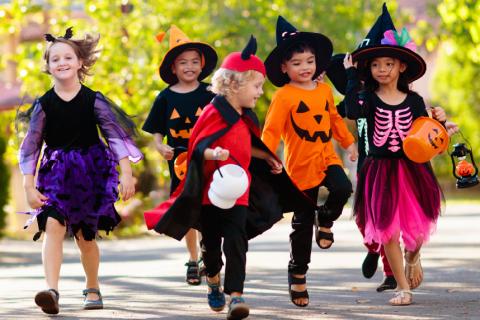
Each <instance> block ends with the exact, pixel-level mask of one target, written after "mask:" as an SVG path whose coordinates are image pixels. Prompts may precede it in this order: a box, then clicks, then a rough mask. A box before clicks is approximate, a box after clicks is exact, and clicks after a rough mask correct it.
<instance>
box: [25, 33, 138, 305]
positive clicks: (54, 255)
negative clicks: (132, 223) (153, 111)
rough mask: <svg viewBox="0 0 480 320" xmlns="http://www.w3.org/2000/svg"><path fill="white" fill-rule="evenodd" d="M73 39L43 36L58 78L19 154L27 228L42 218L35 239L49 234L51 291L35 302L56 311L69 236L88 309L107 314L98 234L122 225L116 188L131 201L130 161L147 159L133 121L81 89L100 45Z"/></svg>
mask: <svg viewBox="0 0 480 320" xmlns="http://www.w3.org/2000/svg"><path fill="white" fill-rule="evenodd" d="M71 37H72V30H71V28H69V29H67V31H66V33H65V35H64V36H62V37H54V36H52V35H50V34H47V35H45V38H46V40H47V41H48V46H47V50H46V51H45V54H44V59H45V62H46V66H45V71H46V73H48V74H50V75H51V76H52V77H53V80H54V86H53V88H51V89H50V90H48V91H47V92H46V93H45V94H44V95H43V96H42V97H41V98H39V99H36V100H35V102H34V103H33V106H32V108H30V110H29V111H27V112H26V113H25V114H23V115H22V116H20V117H19V120H23V121H29V128H28V132H27V134H26V136H25V139H24V140H23V143H22V145H21V147H20V155H19V158H20V159H19V163H20V169H21V171H22V173H23V175H24V188H25V193H26V197H27V201H28V204H29V205H30V207H32V208H33V209H35V212H33V213H32V218H31V219H29V222H28V223H27V226H28V224H30V223H31V222H32V221H33V220H34V218H36V219H37V222H38V226H39V230H40V231H39V232H37V233H36V234H35V236H34V240H37V239H38V238H39V237H40V235H41V233H42V232H45V237H44V240H43V249H42V261H43V266H44V272H45V278H46V283H47V286H48V290H44V291H40V292H38V293H37V294H36V296H35V302H36V304H37V305H38V306H39V307H41V308H42V311H44V312H45V313H48V314H56V313H58V312H59V305H58V300H59V293H58V280H59V274H60V266H61V263H62V256H63V239H64V236H65V233H66V232H68V233H69V234H70V235H71V236H74V237H75V241H76V243H77V245H78V248H79V249H80V259H81V262H82V264H83V268H84V270H85V276H86V289H85V290H83V295H84V296H85V300H84V305H83V308H84V309H101V308H103V303H102V296H101V294H100V289H99V283H98V268H99V260H100V259H99V258H100V257H99V249H98V246H97V243H96V241H95V237H96V235H97V231H98V230H105V231H106V232H107V233H108V232H109V231H111V230H113V229H114V228H115V226H116V225H117V224H118V223H119V222H120V217H119V215H118V213H117V211H116V210H115V207H114V203H115V201H117V199H118V191H117V188H118V185H119V184H120V193H121V195H122V198H123V199H124V200H127V199H129V198H130V197H132V196H133V195H134V193H135V186H134V180H133V177H132V169H131V167H130V161H133V162H137V161H139V160H140V159H142V154H141V152H140V151H139V150H138V149H137V147H136V146H135V144H134V142H133V140H132V136H133V134H134V133H135V125H134V124H133V122H132V121H131V120H130V119H129V118H128V116H127V115H126V114H125V113H124V112H122V111H121V110H120V108H118V107H116V106H115V105H114V104H113V103H112V102H111V101H110V100H108V99H107V98H105V97H104V96H103V95H102V94H101V93H100V92H97V91H93V90H91V89H90V88H88V87H86V86H84V85H83V84H82V81H83V79H84V77H85V76H86V75H88V72H89V69H90V67H91V66H92V65H93V64H94V63H95V60H96V54H97V52H98V51H96V50H95V47H96V45H97V43H98V40H99V38H98V37H93V36H91V35H89V34H87V35H86V36H85V38H84V39H78V40H77V39H71ZM97 126H98V127H99V128H100V131H101V133H102V136H103V138H104V139H105V140H106V142H107V144H105V143H104V142H103V141H102V140H101V139H100V137H99V134H98V130H97ZM43 142H45V148H44V149H43V157H42V159H41V163H40V168H39V170H38V178H37V183H36V186H35V184H34V175H35V171H36V166H37V162H38V158H39V156H40V152H41V149H42V145H43ZM118 164H119V165H120V169H121V176H120V177H119V175H118V172H117V170H116V166H117V165H118Z"/></svg>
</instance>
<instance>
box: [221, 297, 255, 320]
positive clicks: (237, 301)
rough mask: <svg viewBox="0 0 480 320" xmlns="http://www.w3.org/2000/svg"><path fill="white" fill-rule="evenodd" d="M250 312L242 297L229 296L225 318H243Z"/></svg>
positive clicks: (233, 319)
mask: <svg viewBox="0 0 480 320" xmlns="http://www.w3.org/2000/svg"><path fill="white" fill-rule="evenodd" d="M249 314H250V308H249V307H248V304H246V303H245V300H244V299H243V298H242V297H238V296H235V297H231V298H230V304H229V305H228V314H227V320H240V319H245V318H246V317H248V315H249Z"/></svg>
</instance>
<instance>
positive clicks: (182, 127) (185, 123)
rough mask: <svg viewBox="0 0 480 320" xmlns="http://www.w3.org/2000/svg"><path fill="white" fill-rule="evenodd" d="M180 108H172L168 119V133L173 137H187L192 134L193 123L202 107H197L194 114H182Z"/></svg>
mask: <svg viewBox="0 0 480 320" xmlns="http://www.w3.org/2000/svg"><path fill="white" fill-rule="evenodd" d="M183 113H185V111H184V110H183V109H182V108H178V109H177V108H173V111H172V114H171V115H170V119H169V127H170V135H171V136H172V137H173V138H175V139H179V138H182V139H188V138H190V135H191V134H192V129H193V125H194V124H195V122H196V121H197V119H198V117H199V116H200V114H201V113H202V108H200V107H198V108H197V109H196V111H195V114H183Z"/></svg>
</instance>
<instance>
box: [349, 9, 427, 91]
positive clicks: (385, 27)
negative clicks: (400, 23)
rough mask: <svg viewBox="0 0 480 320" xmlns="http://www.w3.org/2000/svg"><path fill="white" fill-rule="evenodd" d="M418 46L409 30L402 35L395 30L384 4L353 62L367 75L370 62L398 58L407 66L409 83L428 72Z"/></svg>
mask: <svg viewBox="0 0 480 320" xmlns="http://www.w3.org/2000/svg"><path fill="white" fill-rule="evenodd" d="M416 50H417V46H416V45H415V43H414V42H413V41H412V38H410V35H409V34H408V31H407V29H405V28H403V29H402V31H401V32H400V33H398V32H397V31H396V30H395V26H394V25H393V22H392V18H391V16H390V13H389V12H388V9H387V5H386V4H385V3H384V4H383V8H382V14H381V15H380V16H379V17H378V19H377V21H376V22H375V24H374V25H373V27H372V29H371V30H370V32H369V33H368V35H367V37H366V38H365V39H364V40H363V41H362V43H361V44H360V46H359V47H358V48H357V49H356V50H355V51H354V52H352V59H353V61H354V62H355V61H358V66H357V68H358V70H359V71H360V74H361V75H365V71H366V68H367V67H368V62H369V61H371V60H372V59H374V58H378V57H392V58H396V59H398V60H400V61H402V62H404V63H405V64H406V65H407V69H406V70H405V71H404V73H405V76H406V77H407V81H408V82H413V81H415V80H417V79H419V78H421V77H422V76H423V75H424V74H425V71H426V70H427V64H426V63H425V60H423V58H422V57H421V56H420V55H419V54H418V53H416V52H415V51H416Z"/></svg>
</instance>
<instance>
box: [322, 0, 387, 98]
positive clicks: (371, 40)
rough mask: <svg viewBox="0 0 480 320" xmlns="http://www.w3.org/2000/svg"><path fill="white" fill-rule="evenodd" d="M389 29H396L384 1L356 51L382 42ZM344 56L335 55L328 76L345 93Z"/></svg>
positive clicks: (342, 54) (338, 89) (341, 54)
mask: <svg viewBox="0 0 480 320" xmlns="http://www.w3.org/2000/svg"><path fill="white" fill-rule="evenodd" d="M388 30H395V26H394V25H393V21H392V17H391V16H390V13H389V12H388V9H387V5H386V4H385V3H383V6H382V14H381V15H380V16H379V17H378V18H377V21H375V23H374V25H373V26H372V28H371V29H370V31H368V33H367V35H366V36H365V38H364V39H363V40H362V42H361V43H360V44H359V45H358V47H357V49H356V51H355V52H357V51H358V50H359V49H361V48H364V47H367V46H370V45H371V44H375V43H380V42H381V41H382V39H383V34H384V33H385V32H386V31H388ZM344 58H345V54H344V53H339V54H336V55H334V56H333V57H332V59H331V61H330V65H329V66H328V68H327V77H328V78H329V79H330V81H331V82H332V84H333V86H334V87H335V89H337V91H338V92H340V93H341V94H343V95H344V94H345V88H346V86H347V72H346V70H345V68H344V66H343V59H344Z"/></svg>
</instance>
